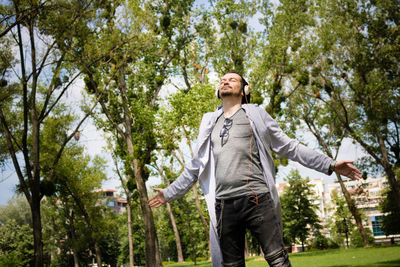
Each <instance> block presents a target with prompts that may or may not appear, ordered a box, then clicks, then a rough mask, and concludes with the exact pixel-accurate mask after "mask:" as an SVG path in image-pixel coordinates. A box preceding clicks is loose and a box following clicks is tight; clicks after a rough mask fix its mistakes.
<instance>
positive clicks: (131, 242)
mask: <svg viewBox="0 0 400 267" xmlns="http://www.w3.org/2000/svg"><path fill="white" fill-rule="evenodd" d="M128 193H130V191H129V190H128ZM130 199H131V198H130V196H127V200H128V204H127V208H128V242H129V267H133V266H134V260H133V240H132V210H131V202H130Z"/></svg>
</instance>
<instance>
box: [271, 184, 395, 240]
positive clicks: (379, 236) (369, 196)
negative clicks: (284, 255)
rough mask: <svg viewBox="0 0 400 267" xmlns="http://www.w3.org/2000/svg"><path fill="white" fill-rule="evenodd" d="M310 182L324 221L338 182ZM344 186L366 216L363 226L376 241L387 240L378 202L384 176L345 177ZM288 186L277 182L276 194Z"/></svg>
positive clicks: (384, 185) (329, 211)
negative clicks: (356, 179) (364, 178)
mask: <svg viewBox="0 0 400 267" xmlns="http://www.w3.org/2000/svg"><path fill="white" fill-rule="evenodd" d="M309 183H310V184H312V185H314V187H313V188H314V193H315V197H316V201H315V204H316V205H317V206H318V207H319V210H318V212H317V214H318V216H319V218H320V220H321V222H323V223H324V222H326V220H327V219H328V218H330V217H331V216H332V214H333V210H332V209H330V207H332V206H333V204H332V198H331V194H332V192H333V191H337V192H338V193H339V194H341V192H342V190H341V188H340V184H339V182H335V183H331V184H327V183H325V181H324V180H323V179H321V178H317V179H311V180H310V182H309ZM344 185H345V187H346V188H347V190H348V191H349V193H350V194H351V196H352V197H353V199H355V201H356V205H357V207H358V208H359V209H361V210H363V212H364V214H365V216H366V217H367V222H366V224H365V226H367V227H369V228H370V230H371V232H372V233H373V235H374V237H375V241H376V242H388V241H390V237H387V236H385V234H384V233H383V231H382V228H381V222H380V220H381V218H382V217H383V214H382V212H380V210H379V203H380V201H382V192H383V190H384V189H385V188H386V187H388V186H389V185H388V183H387V180H386V178H385V177H377V178H374V177H368V178H367V179H366V180H358V181H352V180H348V179H346V180H345V182H344ZM286 186H288V184H287V183H286V182H284V183H280V184H277V185H276V187H277V190H278V194H279V195H280V194H281V193H282V192H283V189H284V188H285V187H286Z"/></svg>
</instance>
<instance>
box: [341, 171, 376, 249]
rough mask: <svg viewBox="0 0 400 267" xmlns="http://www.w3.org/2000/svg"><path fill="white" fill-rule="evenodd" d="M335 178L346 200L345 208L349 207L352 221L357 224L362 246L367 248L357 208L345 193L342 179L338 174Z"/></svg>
mask: <svg viewBox="0 0 400 267" xmlns="http://www.w3.org/2000/svg"><path fill="white" fill-rule="evenodd" d="M336 177H337V178H338V181H339V184H340V188H341V189H342V193H343V195H344V198H345V200H346V203H347V206H348V207H349V210H350V212H351V214H352V215H353V217H354V220H355V221H356V224H357V228H358V230H359V231H360V234H361V236H362V239H363V244H364V247H368V246H369V244H368V237H367V233H366V232H365V229H364V226H363V223H362V219H361V215H360V212H359V211H358V209H357V206H356V204H355V202H354V200H353V199H352V198H351V196H350V193H349V191H347V189H346V187H345V185H344V182H343V180H342V177H341V176H340V175H339V174H336Z"/></svg>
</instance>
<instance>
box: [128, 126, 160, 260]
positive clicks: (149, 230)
mask: <svg viewBox="0 0 400 267" xmlns="http://www.w3.org/2000/svg"><path fill="white" fill-rule="evenodd" d="M125 142H126V144H127V147H128V153H129V156H131V157H132V156H133V154H134V148H133V143H132V138H131V136H130V134H129V132H128V134H127V136H126V138H125ZM141 168H142V166H141V165H140V163H139V160H138V159H134V160H133V169H134V173H135V180H136V186H137V190H138V192H139V199H140V207H141V209H142V213H143V220H144V227H145V243H146V266H148V267H153V266H154V267H158V266H162V263H161V258H160V252H159V251H158V249H157V233H156V228H155V225H154V218H153V212H152V211H151V208H150V206H149V205H148V196H147V190H146V184H145V181H144V180H143V177H142V169H141Z"/></svg>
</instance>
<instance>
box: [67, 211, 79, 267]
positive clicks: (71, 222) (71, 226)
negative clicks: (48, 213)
mask: <svg viewBox="0 0 400 267" xmlns="http://www.w3.org/2000/svg"><path fill="white" fill-rule="evenodd" d="M67 213H68V214H67V216H68V218H69V234H70V238H71V240H72V241H75V240H76V235H75V225H74V218H75V216H74V211H71V214H69V211H67ZM72 254H73V256H74V266H75V267H79V258H78V251H77V250H76V248H75V246H74V245H72Z"/></svg>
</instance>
